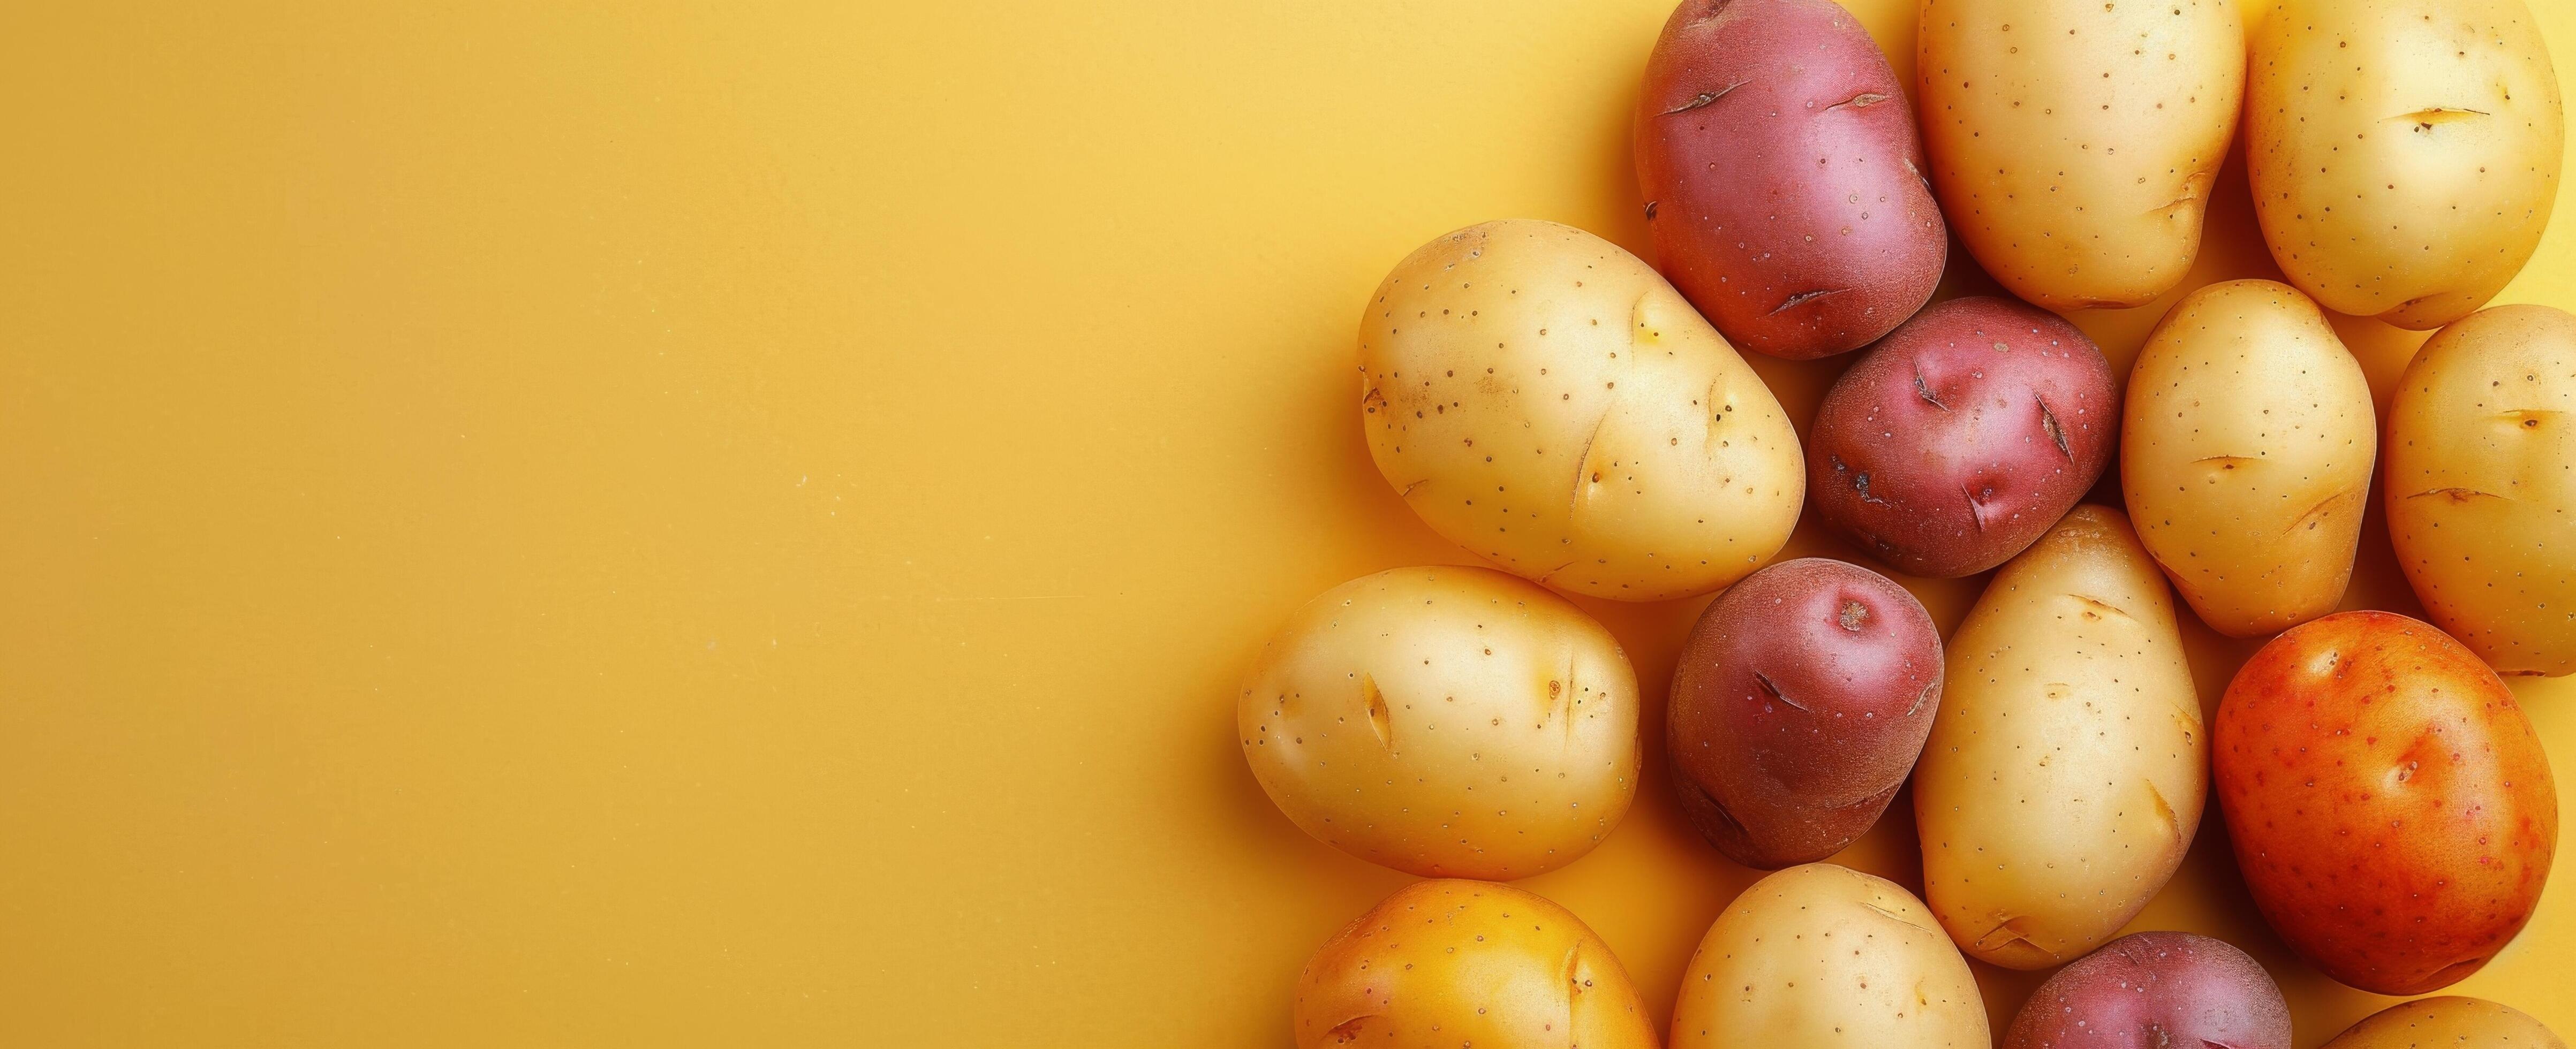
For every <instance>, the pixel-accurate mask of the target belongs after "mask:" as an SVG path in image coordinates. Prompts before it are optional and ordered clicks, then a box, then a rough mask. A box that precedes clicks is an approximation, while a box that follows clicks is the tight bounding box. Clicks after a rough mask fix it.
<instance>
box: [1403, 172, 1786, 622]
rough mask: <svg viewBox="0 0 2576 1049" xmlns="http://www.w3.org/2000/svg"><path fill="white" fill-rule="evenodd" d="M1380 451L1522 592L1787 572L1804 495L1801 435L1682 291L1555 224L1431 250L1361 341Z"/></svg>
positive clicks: (1618, 593) (1441, 527)
mask: <svg viewBox="0 0 2576 1049" xmlns="http://www.w3.org/2000/svg"><path fill="white" fill-rule="evenodd" d="M1359 361H1360V374H1361V384H1360V390H1361V396H1360V408H1361V412H1362V415H1361V419H1362V421H1363V425H1364V426H1365V428H1366V430H1367V434H1368V442H1369V454H1370V456H1371V457H1372V458H1374V459H1376V460H1377V468H1378V471H1379V472H1380V473H1382V474H1384V475H1386V479H1387V483H1389V484H1392V485H1394V486H1395V489H1396V491H1397V492H1399V493H1401V494H1402V495H1403V497H1404V501H1405V504H1406V505H1408V506H1411V507H1412V508H1413V511H1414V512H1415V513H1416V514H1419V515H1421V517H1422V520H1423V521H1424V523H1427V524H1429V525H1430V526H1431V527H1432V529H1433V530H1434V531H1437V532H1439V533H1440V534H1441V535H1442V536H1445V537H1447V538H1448V539H1449V540H1450V541H1451V542H1454V543H1457V544H1459V545H1461V546H1464V547H1466V548H1468V549H1469V550H1472V551H1474V552H1475V553H1476V554H1477V556H1480V557H1484V558H1487V559H1490V560H1492V561H1493V562H1494V563H1495V564H1497V565H1500V566H1502V567H1503V568H1505V569H1508V570H1510V571H1512V572H1514V573H1516V574H1518V575H1521V576H1524V577H1527V578H1530V579H1534V580H1537V581H1539V582H1541V583H1544V584H1546V585H1549V586H1553V587H1556V588H1559V589H1562V590H1570V591H1573V592H1575V593H1579V594H1588V595H1591V596H1593V597H1608V598H1616V599H1619V600H1625V601H1655V600H1664V599H1669V598H1675V597H1686V596H1689V595H1692V594H1703V593H1707V592H1709V591H1711V590H1715V589H1718V588H1720V587H1723V586H1725V585H1727V584H1729V583H1732V582H1734V581H1736V580H1738V579H1741V578H1743V577H1744V576H1745V575H1746V574H1748V573H1750V572H1752V571H1753V570H1754V569H1756V568H1760V567H1762V565H1763V564H1764V563H1766V562H1768V561H1770V560H1771V558H1772V557H1773V555H1776V554H1778V553H1779V552H1780V546H1781V544H1783V543H1786V542H1788V540H1789V530H1790V528H1791V527H1793V526H1795V525H1796V524H1797V521H1798V506H1799V503H1800V501H1801V500H1802V499H1803V497H1804V489H1805V487H1806V478H1805V474H1804V473H1803V472H1802V471H1801V470H1800V469H1799V456H1798V435H1797V432H1796V431H1795V430H1793V429H1791V428H1790V426H1789V417H1788V415H1787V414H1785V413H1783V412H1782V411H1781V410H1780V402H1779V401H1778V400H1777V399H1775V398H1773V397H1772V396H1771V390H1770V388H1769V387H1767V386H1764V385H1763V384H1762V379H1761V377H1760V376H1757V375H1755V374H1754V373H1753V369H1752V367H1751V366H1749V365H1747V364H1745V363H1744V358H1742V357H1739V356H1737V355H1736V353H1735V350H1734V349H1733V348H1732V347H1730V346H1728V345H1727V343H1726V340H1725V339H1723V338H1721V337H1719V336H1718V334H1717V331H1716V329H1714V328H1711V327H1709V326H1708V322H1707V321H1704V320H1701V319H1700V316H1699V314H1698V313H1696V312H1694V311H1693V310H1692V309H1691V306H1690V303H1689V302H1687V301H1685V300H1683V298H1682V297H1681V293H1679V292H1676V291H1674V290H1673V287H1672V285H1670V284H1666V283H1664V278H1663V277H1661V276H1659V275H1657V274H1656V273H1655V271H1654V270H1653V269H1651V268H1649V267H1647V265H1646V264H1645V263H1644V262H1641V261H1639V260H1638V259H1637V257H1636V256H1634V255H1630V254H1628V253H1627V252H1625V251H1622V250H1620V248H1619V247H1618V245H1615V244H1612V243H1610V242H1609V241H1606V240H1602V239H1601V238H1599V237H1595V236H1593V235H1592V234H1589V233H1585V232H1583V231H1582V230H1579V229H1575V228H1573V227H1571V226H1560V225H1557V224H1555V223H1553V222H1535V221H1519V220H1513V221H1503V222H1488V223H1485V224H1483V225H1479V226H1470V227H1467V228H1466V229H1462V230H1459V231H1457V232H1455V233H1451V234H1448V235H1446V236H1443V237H1441V238H1439V239H1437V240H1434V241H1432V242H1431V243H1429V244H1426V245H1424V246H1423V247H1422V248H1420V249H1419V250H1416V251H1415V252H1414V253H1413V254H1412V255H1409V256H1407V257H1406V258H1405V260H1404V261H1403V262H1402V263H1399V264H1397V266H1396V267H1395V271H1394V272H1392V273H1389V274H1388V275H1387V278H1386V282H1385V283H1384V284H1381V285H1379V286H1378V290H1377V294H1376V295H1374V296H1372V297H1371V298H1370V300H1369V308H1368V313H1367V315H1366V316H1365V317H1363V318H1362V319H1361V322H1360V348H1359Z"/></svg>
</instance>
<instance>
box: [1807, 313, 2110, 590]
mask: <svg viewBox="0 0 2576 1049" xmlns="http://www.w3.org/2000/svg"><path fill="white" fill-rule="evenodd" d="M2119 416H2120V402H2119V399H2118V398H2117V397H2116V396H2114V394H2113V392H2112V387H2111V365H2110V363H2109V362H2107V361H2105V360H2103V359H2102V351H2101V349H2100V348H2098V347H2096V346H2094V345H2093V341H2092V340H2091V339H2087V338H2085V337H2084V333H2083V332H2080V331H2077V330H2076V329H2075V326H2074V325H2071V324H2068V323H2066V321H2065V320H2063V319H2061V318H2059V317H2058V316H2057V315H2056V314H2053V313H2049V312H2047V311H2045V310H2039V309H2033V308H2032V307H2030V306H2026V305H2023V304H2022V303H2018V302H2013V301H2011V300H2008V299H1996V298H1969V299H1952V300H1950V301H1948V302H1944V303H1941V304H1940V305H1937V306H1934V307H1932V308H1931V309H1928V310H1925V311H1923V312H1921V313H1918V314H1916V315H1915V316H1914V319H1913V320H1910V321H1907V322H1905V324H1904V325H1903V326H1901V327H1899V328H1897V329H1896V331H1895V332H1894V333H1893V334H1890V335H1889V336H1888V337H1887V338H1886V340H1885V341H1882V342H1880V343H1879V344H1878V346H1877V347H1876V348H1874V349H1872V350H1870V351H1869V352H1868V353H1867V354H1864V355H1862V357H1861V359H1860V360H1859V361H1858V362H1856V363H1854V364H1853V365H1852V366H1851V369H1850V370H1849V371H1846V372H1844V373H1843V375H1842V378H1840V379H1838V380H1836V381H1835V382H1834V385H1833V388H1832V389H1830V390H1827V391H1826V392H1825V400H1824V403H1823V404H1822V405H1821V406H1819V407H1818V408H1817V409H1816V424H1815V428H1814V429H1813V431H1812V432H1811V433H1810V434H1809V442H1808V449H1807V494H1808V497H1809V498H1811V499H1813V500H1815V504H1816V513H1817V515H1818V516H1819V517H1821V518H1822V519H1823V520H1824V523H1825V525H1826V527H1828V528H1831V529H1833V530H1834V531H1836V532H1839V533H1841V534H1842V536H1843V537H1844V538H1846V539H1849V540H1850V541H1851V542H1852V543H1853V544H1854V545H1857V546H1859V547H1860V548H1861V549H1862V550H1865V551H1867V552H1869V554H1870V555H1871V556H1873V557H1876V558H1878V559H1880V560H1882V561H1885V562H1886V563H1887V564H1888V565H1890V566H1892V567H1894V568H1895V569H1896V570H1898V571H1900V572H1905V573H1908V574H1911V575H1918V576H1937V577H1943V578H1949V577H1956V576H1963V575H1972V574H1974V573H1977V572H1983V571H1985V570H1986V569H1989V568H1993V567H1994V566H1996V565H1999V564H2002V563H2004V562H2005V561H2006V560H2009V559H2010V558H2011V557H2012V556H2013V555H2014V554H2018V553H2020V552H2021V551H2022V549H2023V548H2024V547H2027V546H2029V545H2030V544H2031V542H2032V541H2033V540H2036V539H2038V538H2039V536H2040V533H2042V532H2045V531H2047V530H2048V528H2049V526H2050V525H2053V524H2056V523H2057V519H2058V518H2060V517H2062V516H2065V514H2066V511H2067V509H2068V508H2070V507H2072V506H2074V505H2075V501H2076V500H2078V499H2081V498H2083V497H2084V493H2085V491H2086V490H2087V489H2090V488H2092V487H2093V482H2094V481H2095V480H2097V479H2099V478H2100V477H2101V476H2102V470H2103V468H2104V467H2106V466H2109V465H2110V462H2111V445H2112V441H2113V439H2114V438H2115V437H2117V436H2118V434H2119V427H2120V418H2119Z"/></svg>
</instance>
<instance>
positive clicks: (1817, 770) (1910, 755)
mask: <svg viewBox="0 0 2576 1049" xmlns="http://www.w3.org/2000/svg"><path fill="white" fill-rule="evenodd" d="M1940 706H1941V631H1940V628H1938V627H1936V626H1934V625H1933V623H1932V616H1931V614H1930V613H1927V612H1925V611H1924V610H1923V604H1922V602H1919V601H1916V600H1915V599H1914V595H1912V594H1909V593H1906V592H1905V588H1904V587H1901V586H1898V585H1896V584H1895V583H1891V582H1889V581H1888V580H1887V577H1885V576H1882V575H1879V574H1878V573H1876V572H1872V571H1870V570H1868V569H1866V568H1860V567H1857V566H1854V565H1848V564H1844V563H1842V562H1840V561H1828V560H1825V559H1823V558H1816V557H1810V558H1801V559H1799V560H1795V561H1783V562H1781V563H1779V564H1776V565H1772V566H1771V567H1769V568H1765V569H1763V570H1761V571H1759V572H1755V573H1753V574H1752V575H1749V576H1746V577H1745V578H1744V581H1743V582H1741V583H1737V584H1735V585H1734V586H1732V587H1729V588H1728V589H1727V591H1726V593H1724V594H1720V595H1718V598H1717V600H1715V601H1713V602H1710V603H1709V606H1708V608H1707V610H1706V611H1704V612H1702V613H1700V617H1699V623H1698V625H1696V626H1694V627H1692V628H1691V633H1690V638H1689V640H1687V641H1684V642H1683V643H1682V654H1681V659H1680V661H1679V663H1678V664H1677V665H1676V666H1675V667H1674V669H1673V689H1672V702H1671V704H1670V705H1669V706H1668V707H1666V715H1667V719H1668V722H1667V723H1668V725H1669V729H1670V730H1669V731H1667V732H1666V733H1665V734H1664V745H1665V749H1666V751H1667V752H1668V753H1669V754H1670V756H1671V758H1672V763H1673V789H1674V791H1675V792H1676V793H1678V794H1679V795H1680V796H1681V801H1682V812H1683V814H1684V815H1686V816H1688V817H1690V821H1691V824H1692V825H1693V826H1696V827H1698V828H1699V832H1700V835H1701V836H1702V837H1705V838H1707V839H1708V840H1709V843H1710V844H1712V845H1715V846H1717V850H1718V851H1719V852H1723V853H1725V854H1726V858H1728V859H1731V860H1734V861H1735V862H1737V863H1741V864H1743V865H1745V866H1747V867H1759V868H1766V869H1769V868H1778V867H1786V866H1789V865H1791V864H1796V863H1810V862H1813V861H1816V860H1821V859H1824V858H1825V857H1827V856H1831V855H1833V854H1834V853H1837V852H1840V851H1842V849H1843V846H1845V845H1849V844H1851V843H1852V839H1854V838H1858V837H1860V836H1861V834H1862V832H1864V831H1867V830H1868V829H1869V828H1870V825H1871V824H1873V823H1876V822H1878V816H1879V814H1880V813H1882V812H1885V811H1887V803H1888V801H1889V800H1890V799H1892V798H1894V797H1895V796H1896V788H1898V787H1902V786H1904V785H1905V777H1906V774H1907V773H1910V772H1912V771H1914V759H1915V757H1916V756H1917V755H1920V754H1921V753H1923V738H1924V737H1925V736H1927V735H1929V734H1930V733H1931V731H1932V717H1933V713H1934V712H1935V711H1937V710H1938V709H1939V708H1940Z"/></svg>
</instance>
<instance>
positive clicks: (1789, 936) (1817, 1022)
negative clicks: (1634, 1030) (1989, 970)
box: [1584, 863, 1991, 1049]
mask: <svg viewBox="0 0 2576 1049" xmlns="http://www.w3.org/2000/svg"><path fill="white" fill-rule="evenodd" d="M1990 1037H1991V1035H1990V1033H1989V1032H1988V1029H1987V1027H1986V1003H1985V1000H1984V999H1983V998H1980V997H1979V996H1978V994H1977V981H1976V979H1975V978H1974V977H1972V976H1970V975H1969V973H1968V962H1967V960H1966V959H1964V958H1961V957H1959V948H1958V947H1957V946H1955V945H1953V944H1952V943H1951V942H1950V939H1949V937H1946V936H1943V935H1941V930H1940V929H1939V928H1938V927H1937V926H1935V925H1933V923H1932V915H1931V912H1929V911H1926V910H1924V909H1923V903H1922V901H1920V900H1917V899H1915V898H1914V894H1913V893H1910V892H1907V891H1905V889H1904V887H1903V886H1900V885H1898V884H1896V883H1895V882H1892V881H1888V880H1887V879H1885V878H1880V877H1875V876H1872V875H1868V874H1863V873H1861V872H1859V871H1855V870H1851V869H1848V868H1844V867H1837V866H1834V865H1833V864H1830V863H1811V864H1808V865H1806V866H1804V867H1791V868H1789V869H1788V870H1784V871H1780V872H1778V873H1776V874H1772V875H1769V876H1767V877H1765V878H1763V879H1762V880H1761V881H1757V882H1754V883H1753V884H1752V885H1751V886H1749V887H1747V888H1746V889H1745V890H1744V892H1743V893H1742V894H1740V895H1738V896H1736V897H1735V902H1733V903H1730V904H1727V906H1726V912H1725V913H1723V914H1720V915H1718V918H1717V921H1716V923H1715V924H1712V925H1710V926H1709V927H1708V935H1707V936H1705V937H1702V938H1701V939H1700V941H1699V949H1698V950H1697V951H1694V952H1692V954H1691V960H1690V968H1689V969H1687V970H1685V971H1684V973H1683V975H1682V990H1681V998H1680V1000H1679V1001H1676V1002H1674V1003H1673V1039H1672V1049H1692V1047H1705V1049H1737V1047H1741V1046H1784V1047H1785V1046H1821V1045H1847V1046H1854V1047H1860V1046H1906V1047H1908V1049H1940V1047H1947V1049H1986V1047H1987V1046H1988V1045H1989V1044H1990V1042H1989V1038H1990ZM1584 1044H1586V1045H1589V1044H1590V1043H1589V1042H1587V1043H1584Z"/></svg>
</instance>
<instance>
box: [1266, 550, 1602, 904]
mask: <svg viewBox="0 0 2576 1049" xmlns="http://www.w3.org/2000/svg"><path fill="white" fill-rule="evenodd" d="M1235 725H1236V727H1237V729H1238V730H1239V731H1240V733H1241V736H1242V743H1243V756H1244V758H1245V760H1247V761H1249V762H1251V763H1252V773H1253V775H1254V776H1255V777H1256V778H1258V779H1259V780H1260V781H1261V789H1263V790H1264V791H1267V792H1269V794H1270V800H1272V801H1274V802H1277V803H1278V805H1279V809H1280V811H1282V812H1285V813H1287V814H1288V818H1289V819H1291V820H1294V821H1295V822H1296V824H1297V825H1298V826H1299V827H1302V828H1304V829H1305V831H1306V833H1308V834H1312V835H1314V836H1315V837H1317V838H1319V839H1321V840H1323V841H1324V842H1326V843H1328V844H1330V845H1332V846H1333V847H1335V848H1338V849H1340V850H1342V851H1344V852H1347V853H1350V854H1351V855H1353V856H1357V857H1359V858H1361V859H1364V860H1369V861H1371V862H1374V863H1381V864H1385V865H1386V866H1389V867H1393V868H1395V869H1397V870H1400V871H1408V872H1411V873H1414V874H1419V875H1423V876H1424V877H1444V876H1466V877H1475V878H1493V879H1509V878H1525V877H1528V876H1530V875H1533V874H1537V873H1540V872H1542V871H1547V870H1553V869H1555V868H1557V867H1561V866H1564V865H1565V864H1567V863H1570V862H1572V861H1573V860H1574V858H1575V857H1577V856H1581V855H1583V854H1584V853H1586V852H1589V851H1591V849H1592V847H1593V846H1594V845H1596V844H1599V843H1600V841H1601V838H1602V836H1603V835H1605V834H1608V833H1610V828H1611V827H1613V826H1616V825H1618V823H1619V817H1621V816H1622V815H1625V814H1626V813H1627V811H1628V803H1629V801H1630V800H1631V799H1633V798H1634V797H1635V796H1636V792H1637V761H1638V742H1637V675H1636V672H1635V671H1633V670H1631V669H1629V667H1628V656H1627V654H1626V653H1624V652H1622V651H1620V649H1619V642H1618V640H1617V639H1615V638H1612V637H1611V636H1610V632H1609V631H1607V630H1604V629H1602V627H1601V624H1599V623H1596V622H1594V621H1593V620H1592V618H1591V617H1590V616H1586V615H1584V614H1583V612H1582V610H1580V609H1577V608H1575V607H1574V606H1573V605H1572V604H1570V603H1568V602H1567V601H1566V600H1565V599H1564V598H1561V597H1558V596H1556V595H1555V594H1551V593H1548V592H1547V591H1545V590H1542V589H1540V588H1538V587H1535V586H1531V585H1530V584H1528V583H1526V582H1523V581H1521V580H1518V579H1514V578H1512V577H1510V576H1507V575H1504V574H1502V573H1500V572H1495V571H1491V570H1488V569H1482V568H1454V567H1445V568H1399V569H1395V570H1392V571H1387V572H1380V573H1378V574H1376V575H1372V576H1363V577H1361V578H1359V579H1355V580H1352V581H1350V582H1348V583H1344V584H1342V585H1340V586H1337V587H1334V588H1333V589H1331V590H1327V591H1325V592H1324V594H1323V596H1321V597H1318V598H1316V599H1314V600H1313V601H1311V602H1308V603H1307V605H1306V607H1304V608H1302V609H1299V610H1298V611H1297V614H1296V616H1295V617H1294V618H1292V619H1291V620H1289V622H1288V625H1287V627H1286V628H1284V629H1282V630H1281V631H1280V632H1279V636H1278V637H1277V638H1276V639H1274V640H1273V641H1271V642H1270V646H1269V647H1268V648H1267V649H1265V650H1263V652H1262V653H1261V658H1260V660H1259V662H1257V663H1256V664H1255V665H1254V666H1253V669H1252V675H1251V677H1250V679H1249V680H1248V681H1247V682H1246V683H1245V685H1244V686H1243V694H1242V697H1241V699H1240V700H1239V701H1238V702H1237V703H1236V705H1235Z"/></svg>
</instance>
